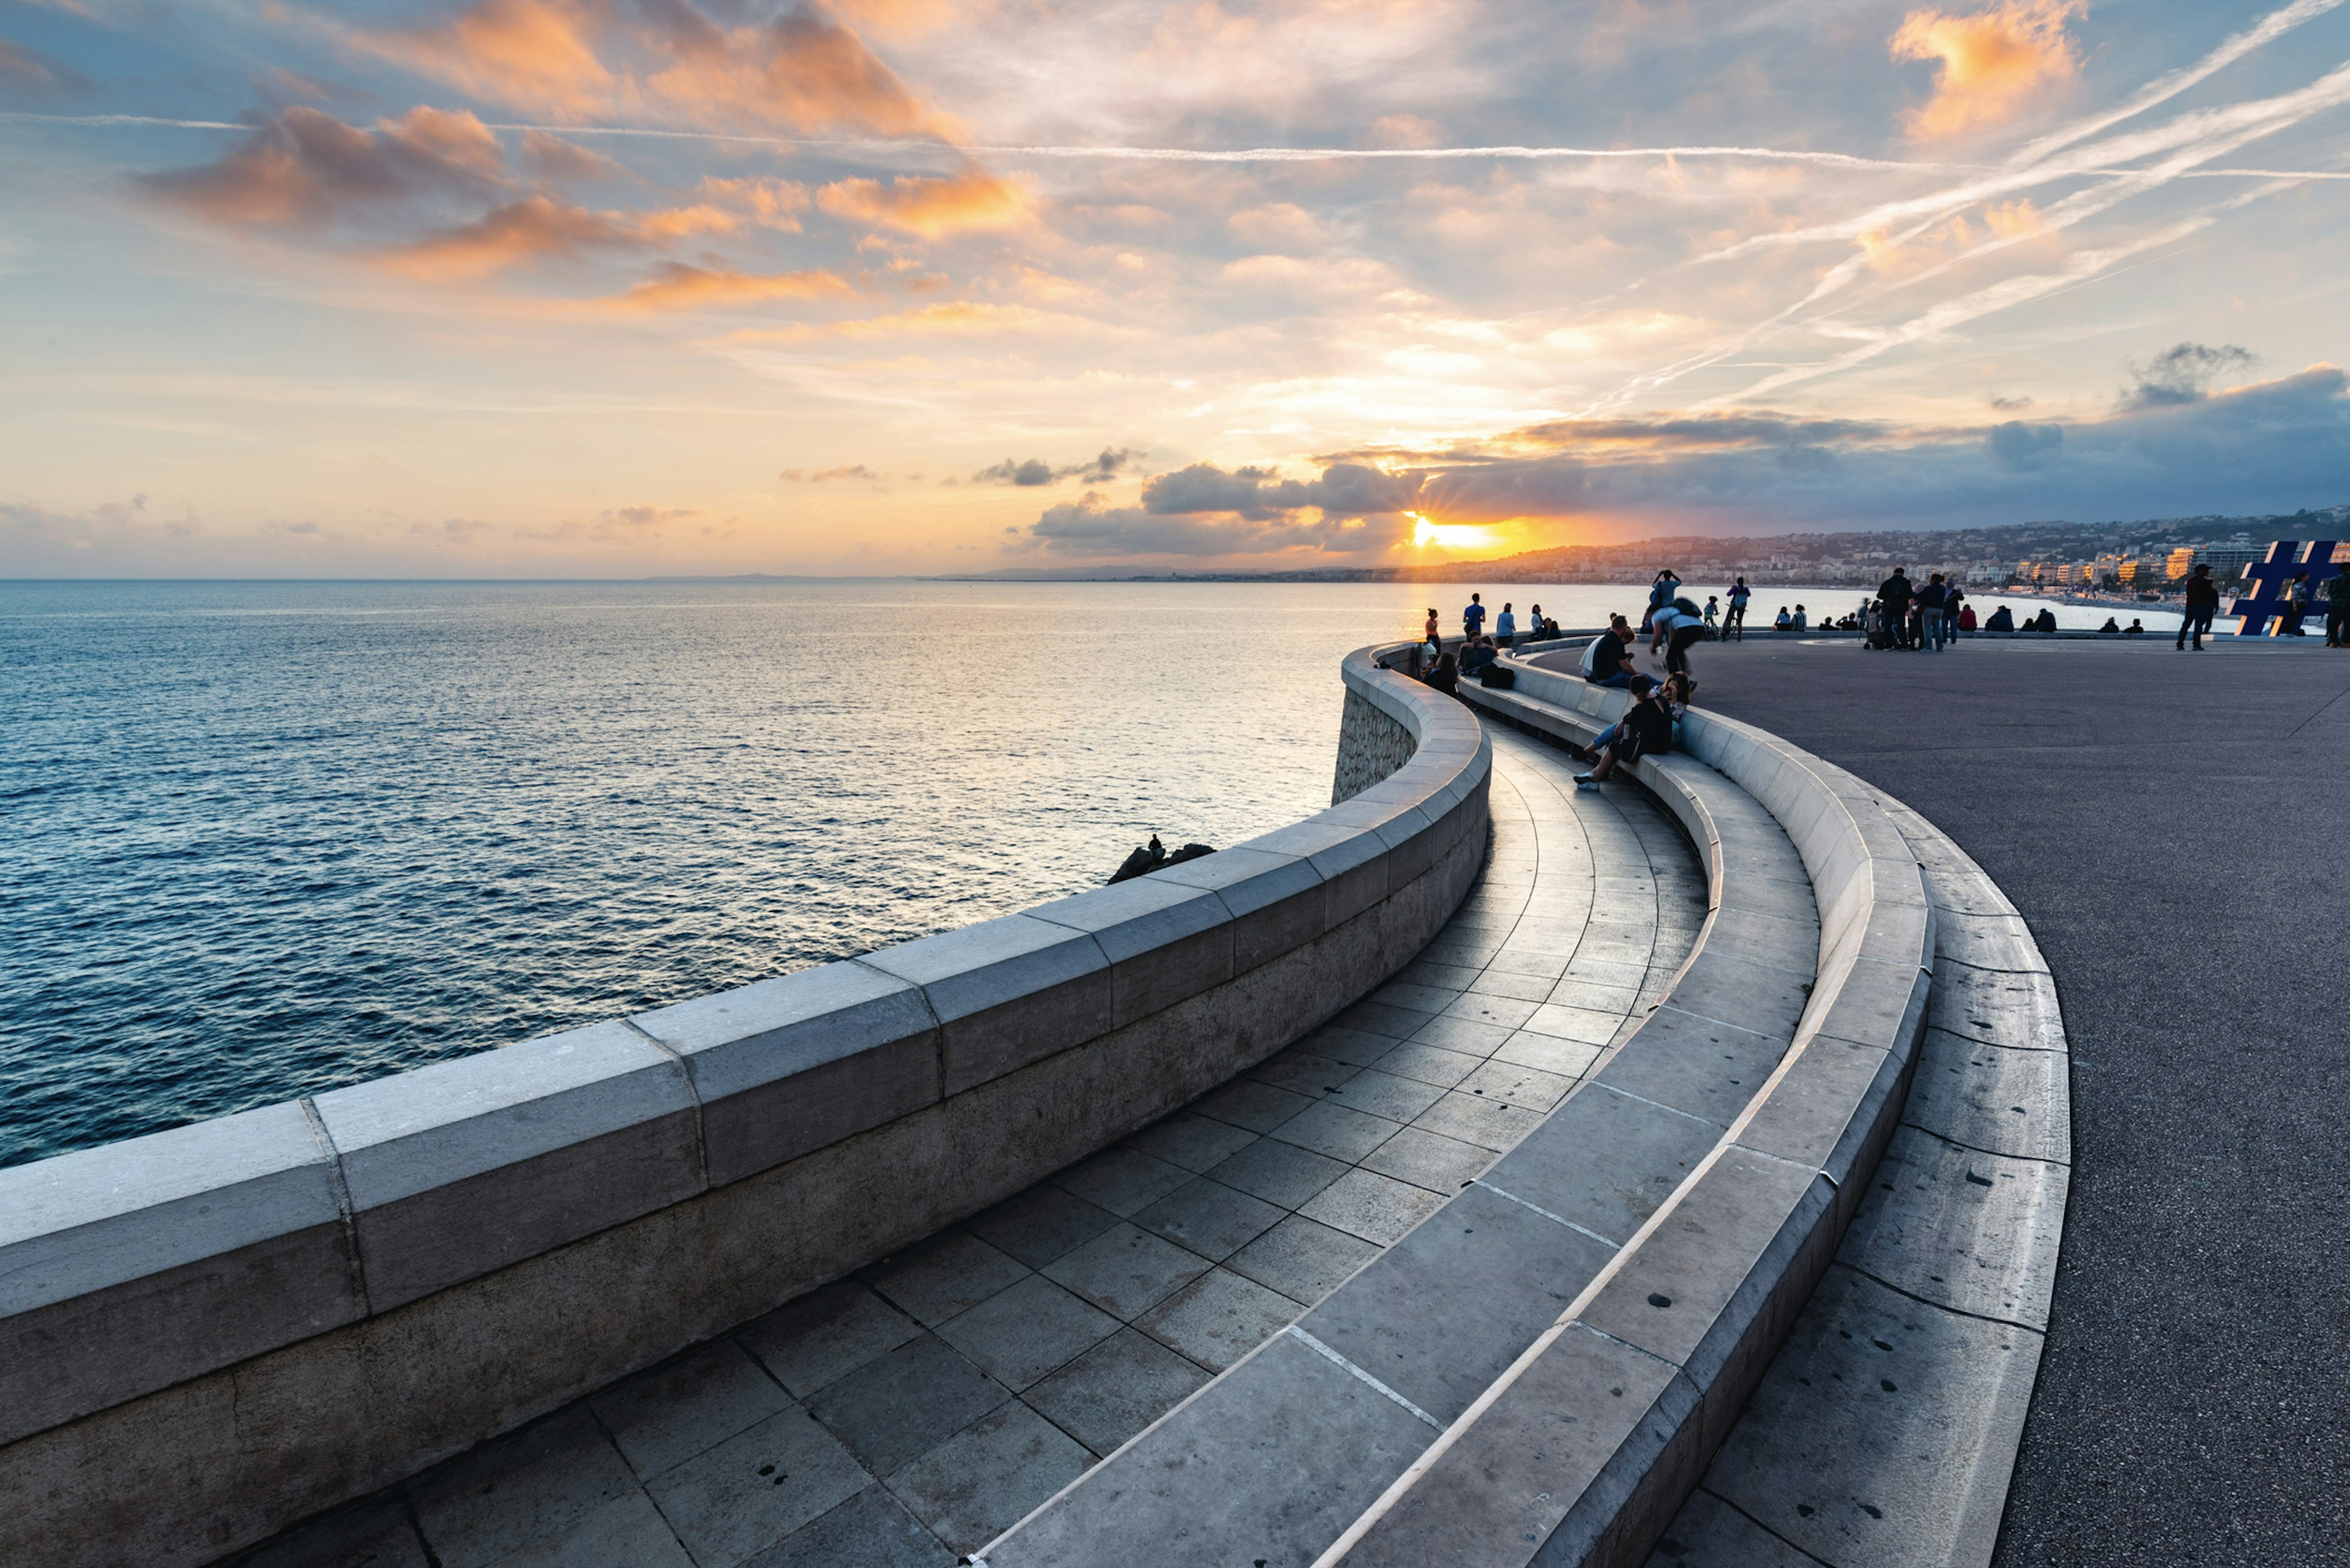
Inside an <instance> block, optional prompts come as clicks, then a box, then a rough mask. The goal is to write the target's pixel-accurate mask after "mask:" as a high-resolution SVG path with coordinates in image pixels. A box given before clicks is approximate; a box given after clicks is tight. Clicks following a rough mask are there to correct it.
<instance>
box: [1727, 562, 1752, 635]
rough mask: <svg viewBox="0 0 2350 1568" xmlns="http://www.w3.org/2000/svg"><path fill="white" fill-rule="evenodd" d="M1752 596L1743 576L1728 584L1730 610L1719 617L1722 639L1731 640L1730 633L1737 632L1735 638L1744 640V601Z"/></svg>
mask: <svg viewBox="0 0 2350 1568" xmlns="http://www.w3.org/2000/svg"><path fill="white" fill-rule="evenodd" d="M1752 597H1754V592H1753V590H1752V589H1751V588H1749V587H1747V586H1746V579H1745V578H1744V577H1741V578H1739V579H1738V580H1737V581H1736V582H1734V583H1732V584H1731V585H1730V594H1729V598H1730V611H1729V613H1728V614H1727V615H1725V616H1723V617H1722V618H1721V635H1722V639H1723V640H1725V641H1729V640H1732V639H1731V633H1732V632H1735V633H1737V634H1738V635H1737V637H1736V639H1735V640H1736V641H1739V642H1744V641H1745V640H1746V601H1747V600H1748V599H1751V598H1752Z"/></svg>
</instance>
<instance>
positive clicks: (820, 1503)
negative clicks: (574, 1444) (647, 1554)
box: [645, 1407, 872, 1568]
mask: <svg viewBox="0 0 2350 1568" xmlns="http://www.w3.org/2000/svg"><path fill="white" fill-rule="evenodd" d="M871 1479H872V1478H871V1477H869V1476H868V1475H867V1474H866V1473H865V1470H864V1469H863V1468H862V1467H861V1466H859V1465H858V1462H857V1460H856V1459H854V1458H852V1457H851V1456H850V1454H849V1451H848V1450H847V1449H845V1448H843V1447H842V1446H841V1444H840V1442H839V1441H838V1439H837V1438H834V1437H833V1435H832V1434H831V1433H830V1432H827V1431H826V1430H825V1429H824V1428H822V1427H820V1426H818V1425H816V1422H815V1421H813V1420H811V1419H810V1418H809V1417H808V1414H807V1412H806V1411H805V1410H802V1409H799V1408H797V1407H794V1408H792V1409H789V1410H785V1411H784V1412H783V1413H782V1414H781V1415H777V1416H771V1417H768V1418H767V1419H766V1420H764V1421H762V1422H761V1423H759V1425H757V1426H755V1427H754V1428H751V1429H750V1430H749V1431H747V1432H741V1433H737V1434H736V1435H735V1436H733V1437H732V1438H728V1439H727V1440H726V1441H724V1442H723V1443H721V1444H719V1445H718V1446H717V1447H716V1448H714V1449H711V1450H710V1451H709V1452H708V1453H706V1454H703V1455H702V1456H700V1457H699V1458H697V1459H689V1460H687V1461H686V1462H685V1463H684V1464H681V1465H680V1466H678V1467H677V1468H676V1469H672V1470H671V1471H670V1472H669V1473H668V1474H666V1475H663V1476H661V1477H660V1478H659V1479H658V1480H653V1481H652V1482H650V1483H649V1484H648V1485H647V1487H646V1488H645V1490H647V1491H648V1492H649V1493H650V1494H651V1496H652V1500H653V1501H654V1502H655V1503H656V1504H658V1505H659V1506H660V1511H661V1515H662V1517H664V1518H666V1519H667V1520H668V1521H669V1523H670V1528H671V1530H673V1531H675V1532H677V1539H678V1540H680V1541H681V1542H684V1543H685V1548H686V1550H687V1551H688V1552H691V1553H692V1554H693V1561H694V1562H695V1563H699V1564H702V1568H730V1565H731V1564H733V1563H740V1562H741V1561H742V1560H743V1558H745V1557H748V1556H749V1555H751V1553H753V1552H756V1551H758V1550H759V1549H760V1548H762V1547H764V1546H770V1545H773V1544H774V1543H775V1542H778V1541H781V1540H782V1539H783V1538H784V1537H785V1536H786V1535H789V1534H790V1533H791V1532H793V1531H795V1530H797V1529H798V1528H799V1527H800V1526H801V1525H803V1524H806V1523H807V1522H808V1521H810V1520H812V1519H816V1518H817V1517H819V1516H820V1515H822V1514H826V1513H828V1512H830V1511H832V1509H833V1508H834V1507H835V1506H836V1505H837V1504H838V1503H841V1502H845V1501H847V1500H848V1499H849V1498H851V1497H853V1496H855V1495H856V1494H857V1493H858V1492H859V1491H861V1490H864V1488H865V1487H866V1485H867V1484H868V1482H869V1481H870V1480H871Z"/></svg>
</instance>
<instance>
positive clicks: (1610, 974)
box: [1565, 953, 1648, 991]
mask: <svg viewBox="0 0 2350 1568" xmlns="http://www.w3.org/2000/svg"><path fill="white" fill-rule="evenodd" d="M1565 979H1567V980H1575V981H1591V982H1593V983H1595V984H1598V985H1614V986H1622V987H1624V988H1625V989H1627V990H1630V991H1638V989H1639V988H1640V987H1641V986H1643V985H1645V984H1647V983H1648V964H1647V963H1646V962H1645V961H1643V962H1639V963H1615V962H1611V961H1607V960H1604V959H1598V958H1585V957H1584V956H1583V955H1582V954H1580V953H1577V954H1576V955H1575V961H1573V962H1572V963H1570V964H1568V965H1567V966H1566V971H1565Z"/></svg>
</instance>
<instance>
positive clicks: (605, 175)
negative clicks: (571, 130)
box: [522, 130, 635, 182]
mask: <svg viewBox="0 0 2350 1568" xmlns="http://www.w3.org/2000/svg"><path fill="white" fill-rule="evenodd" d="M522 157H523V161H524V162H525V164H527V165H528V166H529V168H530V171H531V172H532V173H534V174H536V175H537V176H538V177H539V178H540V179H542V180H548V181H571V182H579V181H587V180H629V179H633V178H635V176H634V175H632V174H630V173H629V168H628V166H627V165H626V164H624V163H621V162H619V161H617V160H614V159H610V158H607V157H605V156H604V155H603V154H602V153H600V152H598V151H595V150H594V149H592V148H587V147H582V146H580V145H579V144H578V143H577V142H576V141H566V140H563V138H561V137H559V136H549V135H548V134H547V133H546V132H545V131H543V130H525V131H524V132H523V134H522Z"/></svg>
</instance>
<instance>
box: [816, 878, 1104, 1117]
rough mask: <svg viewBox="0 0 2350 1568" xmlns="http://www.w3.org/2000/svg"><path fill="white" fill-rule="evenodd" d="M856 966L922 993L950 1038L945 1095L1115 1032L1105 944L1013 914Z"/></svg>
mask: <svg viewBox="0 0 2350 1568" xmlns="http://www.w3.org/2000/svg"><path fill="white" fill-rule="evenodd" d="M1120 886H1124V884H1120ZM859 962H861V963H863V964H865V965H867V966H868V967H869V968H872V969H878V970H879V971H882V972H883V973H885V974H891V975H895V976H897V977H898V978H899V979H900V980H905V981H912V982H913V983H914V984H916V985H919V986H920V987H921V988H922V994H923V995H924V996H925V997H926V998H927V999H928V1000H929V1002H930V1004H931V1012H932V1014H933V1015H935V1016H936V1017H937V1019H938V1021H939V1024H940V1027H941V1029H942V1030H943V1031H944V1033H945V1051H944V1056H945V1068H944V1072H943V1075H942V1083H941V1093H942V1094H946V1095H957V1094H961V1093H962V1091H963V1090H965V1089H968V1088H970V1087H971V1086H972V1085H973V1084H983V1083H985V1082H986V1081H987V1080H988V1079H990V1078H995V1077H1001V1076H1002V1075H1004V1074H1006V1073H1009V1072H1012V1071H1013V1070H1014V1069H1015V1068H1019V1067H1024V1066H1026V1065H1027V1064H1029V1063H1031V1062H1036V1061H1041V1060H1043V1059H1044V1058H1045V1057H1046V1056H1050V1055H1052V1054H1054V1053H1055V1052H1057V1051H1064V1050H1066V1049H1067V1048H1068V1047H1070V1046H1072V1045H1075V1044H1079V1043H1081V1042H1083V1041H1087V1040H1091V1039H1093V1038H1094V1037H1095V1036H1097V1035H1100V1034H1106V1033H1108V1032H1109V1030H1110V1027H1111V1023H1110V1019H1111V990H1110V965H1109V960H1108V959H1107V957H1106V956H1105V955H1104V954H1103V952H1102V950H1101V944H1100V943H1099V942H1097V941H1096V940H1094V939H1093V937H1092V935H1091V934H1090V933H1088V932H1085V931H1079V930H1075V929H1071V928H1070V927H1067V926H1065V925H1055V924H1054V923H1052V922H1051V921H1048V920H1038V919H1030V918H1029V917H1027V916H1026V915H1005V916H1003V917H1001V918H999V919H993V920H983V921H981V922H980V923H979V924H977V925H975V926H965V927H963V928H962V929H960V930H952V931H944V932H941V934H939V935H938V936H935V937H924V938H922V939H921V940H919V941H911V942H901V943H899V945H898V946H896V947H892V948H884V949H882V950H880V951H879V952H876V953H868V954H867V955H866V956H865V957H864V958H863V959H861V960H859Z"/></svg>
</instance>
